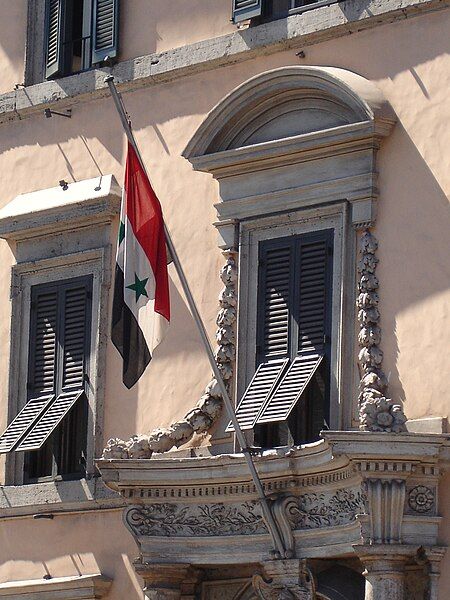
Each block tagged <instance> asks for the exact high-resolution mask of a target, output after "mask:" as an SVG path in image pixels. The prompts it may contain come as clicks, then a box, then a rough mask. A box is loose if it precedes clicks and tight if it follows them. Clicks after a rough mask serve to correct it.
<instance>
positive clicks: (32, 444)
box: [16, 390, 84, 452]
mask: <svg viewBox="0 0 450 600" xmlns="http://www.w3.org/2000/svg"><path fill="white" fill-rule="evenodd" d="M82 396H84V391H77V390H75V391H71V392H63V393H61V394H59V396H58V397H57V398H56V399H55V400H54V401H53V402H51V403H49V404H48V405H47V406H46V407H45V410H44V412H43V414H41V415H40V416H39V418H38V420H37V422H36V423H35V424H34V425H33V427H32V428H31V429H30V430H29V431H28V433H27V434H26V435H25V437H24V438H23V439H22V441H21V442H20V444H19V445H18V446H17V448H16V451H17V452H25V451H27V450H39V449H40V448H42V446H43V445H44V443H45V442H46V440H48V438H49V437H50V436H51V434H52V433H53V432H54V431H55V429H56V428H57V427H58V425H59V424H60V423H61V421H62V420H63V419H64V417H65V416H66V415H67V414H68V413H69V412H70V410H71V409H72V408H73V406H74V405H75V403H76V402H77V400H79V399H80V398H81V397H82ZM27 406H28V405H27Z"/></svg>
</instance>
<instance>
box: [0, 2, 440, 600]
mask: <svg viewBox="0 0 450 600" xmlns="http://www.w3.org/2000/svg"><path fill="white" fill-rule="evenodd" d="M133 1H134V2H136V4H139V2H138V0H133ZM180 1H181V0H180ZM140 4H142V0H141V2H140ZM162 4H163V3H162V2H161V3H158V4H157V6H158V7H159V8H158V10H162ZM217 4H218V5H220V6H221V7H222V4H227V3H226V2H219V1H218V2H217ZM194 5H195V6H200V2H196V3H195V4H194ZM155 10H156V8H155ZM225 12H226V11H225ZM130 18H131V17H130ZM133 18H135V17H133ZM210 25H211V24H210ZM210 25H209V26H210ZM135 26H136V27H140V26H141V25H140V24H139V23H137V24H136V23H135V25H133V24H132V22H131V21H130V22H129V23H128V24H126V25H125V30H126V28H127V27H128V31H130V34H129V35H130V37H133V36H132V33H131V32H132V31H133V28H134V27H135ZM171 26H172V25H171V22H169V20H167V21H160V25H158V26H157V30H158V31H159V33H160V35H161V36H162V39H161V40H159V41H158V43H160V44H161V48H162V47H169V46H164V44H169V41H168V40H169V39H172V38H170V35H173V36H174V37H173V39H175V37H176V35H178V36H179V37H178V38H177V39H178V41H179V42H178V43H182V42H183V41H186V39H185V38H183V37H182V35H181V34H180V31H178V33H177V34H176V35H175V33H173V32H172V33H171V34H170V35H169V33H165V34H164V36H163V35H162V31H166V32H168V31H169V30H170V28H171ZM209 26H208V24H206V23H204V24H202V25H201V27H200V26H199V27H200V30H201V31H202V36H204V37H209V35H211V34H208V35H207V32H208V31H213V30H211V29H208V27H209ZM142 27H143V25H142ZM217 27H219V25H217ZM224 27H225V26H224ZM202 28H203V29H202ZM449 30H450V11H445V12H440V13H438V14H434V15H433V14H431V15H428V16H422V17H420V18H416V19H408V20H407V21H402V22H398V23H396V24H390V25H385V26H382V27H380V28H377V29H373V30H370V31H367V32H361V33H358V34H353V35H351V36H348V37H343V38H340V39H338V40H336V41H330V42H326V43H322V44H318V45H316V46H313V47H308V48H306V50H305V52H306V58H305V59H303V60H302V61H301V64H312V65H333V66H339V67H343V68H346V69H350V70H353V71H356V72H358V73H360V74H361V75H364V76H365V77H368V78H369V79H372V80H374V81H375V82H376V83H377V84H378V85H379V86H380V88H381V89H382V90H383V91H384V93H385V95H386V97H387V98H388V100H389V101H390V102H391V104H392V106H393V108H394V110H395V111H396V112H397V115H398V118H399V123H398V124H397V126H396V128H395V130H394V132H393V134H392V135H391V136H390V138H389V139H388V140H387V141H386V142H385V143H384V144H383V147H382V150H381V153H380V162H379V169H380V191H381V197H380V206H379V219H378V223H377V226H376V229H375V233H376V235H377V237H378V238H379V240H380V250H379V257H380V259H381V262H380V266H379V269H378V276H379V278H380V283H381V287H380V296H381V305H380V310H381V315H382V327H383V332H384V333H383V342H382V347H383V349H384V351H385V361H384V368H385V371H386V372H387V373H388V374H390V379H391V395H392V397H393V398H395V399H400V400H404V401H405V410H406V412H407V414H408V416H410V417H421V416H425V415H440V416H448V414H449V409H450V399H449V395H448V385H446V384H447V382H448V381H449V375H450V372H449V370H450V366H449V361H448V340H449V337H450V331H449V329H450V316H449V308H448V307H449V305H450V293H449V289H448V282H449V275H450V273H449V270H450V266H449V265H450V261H449V260H448V257H449V255H450V235H449V231H450V212H449V206H448V204H449V203H448V196H449V193H450V168H449V167H450V164H449V163H450V153H449V152H448V149H447V148H448V140H449V139H450V137H449V133H450V103H449V102H448V97H449V95H450V56H449V45H448V31H449ZM214 31H217V32H218V31H219V30H214ZM203 32H205V33H203ZM197 33H198V31H197ZM151 35H153V33H151ZM151 35H150V38H151ZM183 35H185V32H183ZM192 35H194V32H193V33H192ZM19 37H20V36H19ZM150 38H149V42H148V43H149V46H148V48H147V49H146V48H142V49H141V47H140V46H139V44H138V42H130V48H131V50H129V52H130V56H131V55H134V54H135V53H143V52H147V51H153V49H154V48H153V46H154V47H157V44H156V46H155V42H154V41H152V42H151V41H150ZM153 39H154V38H153ZM15 43H16V42H15ZM132 43H136V46H132V45H131V44H132ZM17 44H18V42H17ZM152 45H153V46H152ZM11 64H12V65H17V61H16V62H11ZM292 64H299V59H298V58H297V57H296V55H295V51H288V52H283V53H279V54H276V55H272V56H269V57H261V58H258V59H255V60H252V61H248V62H245V63H242V64H239V65H234V66H230V67H226V68H221V69H220V70H217V71H212V72H206V73H202V74H201V75H196V76H191V77H188V78H184V79H180V80H178V81H174V82H172V83H169V84H165V85H160V86H155V87H153V88H149V89H145V90H140V91H138V92H134V93H133V94H127V95H126V96H125V101H126V104H127V108H128V111H129V113H130V114H131V115H132V117H133V123H134V127H135V130H136V135H137V139H138V141H139V143H140V145H141V148H142V153H143V156H144V159H145V160H146V162H147V164H148V166H149V169H150V172H151V175H152V179H153V183H154V187H155V189H156V191H157V193H158V195H159V197H160V199H161V202H162V204H163V209H164V212H165V216H166V221H167V223H168V225H169V228H170V230H171V231H172V233H173V237H174V241H175V243H176V245H177V247H178V250H179V253H180V255H181V259H182V261H183V264H184V265H185V267H186V271H187V273H188V274H189V277H190V280H191V283H192V287H193V290H194V294H195V296H196V299H197V301H198V303H199V307H200V311H201V313H202V314H203V316H204V318H205V320H206V324H207V327H208V330H209V331H210V333H211V336H212V335H213V332H214V329H215V324H214V319H215V313H216V310H217V294H218V292H219V289H220V285H219V280H218V276H217V272H218V269H219V267H220V264H221V255H220V252H219V251H218V249H217V248H216V234H215V231H214V229H213V227H212V226H211V223H212V222H213V221H214V220H215V211H214V208H213V203H214V202H215V201H216V199H217V186H216V183H215V182H214V181H213V180H212V179H211V178H210V177H209V176H208V175H205V174H201V173H194V172H193V171H192V170H191V168H190V165H189V164H188V163H187V161H185V160H184V159H183V158H181V157H180V153H181V151H182V150H183V148H184V147H185V145H186V144H187V142H188V141H189V139H190V137H191V136H192V134H193V133H194V131H195V130H196V128H197V127H198V125H200V123H201V122H202V120H203V119H204V117H205V114H206V113H207V112H208V111H209V110H210V109H211V108H212V106H213V105H214V104H215V103H216V102H218V101H219V100H220V99H221V98H222V97H223V96H224V95H225V94H227V93H228V92H229V91H230V90H232V89H233V88H234V87H235V86H237V85H239V84H240V83H242V82H243V81H245V80H246V79H247V78H248V77H250V76H252V75H255V74H258V73H261V72H263V71H266V70H268V69H271V68H274V67H278V66H282V65H292ZM16 68H17V67H16ZM10 77H12V76H11V75H10ZM13 79H14V78H13V77H12V79H11V81H12V80H13ZM124 149H125V145H124V136H123V134H122V132H121V129H120V126H119V124H118V121H117V117H116V114H115V112H114V109H113V106H112V103H111V101H110V100H108V99H104V100H97V101H94V102H90V103H85V104H81V105H77V106H75V107H74V110H73V117H72V119H71V120H68V119H57V118H53V119H51V120H46V119H44V117H42V118H41V117H34V118H32V119H27V120H24V121H21V122H15V123H11V124H8V125H2V126H0V174H1V183H2V185H1V194H0V204H1V205H4V204H5V203H7V202H9V201H10V200H11V199H12V198H13V197H14V196H15V195H17V194H19V193H23V192H27V191H31V190H37V189H43V188H46V187H51V186H54V185H57V183H58V181H59V180H60V179H67V180H68V181H73V180H81V179H85V178H90V177H94V176H96V175H97V174H98V169H97V166H96V165H95V164H94V162H93V159H92V158H91V155H90V153H92V154H93V156H94V157H95V160H96V162H97V163H98V166H99V168H100V170H101V171H102V172H103V173H111V172H112V173H114V174H115V176H116V177H117V179H118V180H119V181H121V179H122V176H123V164H124ZM89 151H90V152H89ZM11 262H12V254H11V251H10V249H9V248H8V246H7V244H6V243H5V242H2V243H0V264H1V265H2V268H0V302H1V305H2V307H3V310H2V316H1V318H0V380H3V381H6V380H7V373H8V355H9V342H8V339H9V314H8V313H9V282H10V271H9V266H10V264H11ZM171 280H172V284H171V288H172V310H173V322H172V326H171V328H170V331H169V334H168V336H167V338H166V339H165V341H164V342H163V344H161V346H160V347H159V349H158V350H157V352H156V353H155V359H154V361H153V362H152V364H151V366H150V368H149V369H148V370H147V372H146V373H145V375H144V376H143V377H142V379H141V381H140V382H139V384H138V385H137V386H136V388H134V389H133V390H131V391H126V390H125V389H124V387H123V386H122V384H121V380H120V361H119V358H118V355H117V353H116V351H115V350H114V349H113V348H112V347H109V349H108V364H107V393H106V405H105V439H106V438H108V437H110V436H116V435H118V436H121V437H126V436H129V435H131V434H133V433H135V432H137V431H147V430H149V429H150V428H153V427H155V426H158V425H167V424H168V423H170V421H172V420H173V419H175V418H179V417H181V416H182V415H183V414H184V413H185V412H186V411H187V410H188V409H189V408H191V407H192V406H193V405H194V404H195V403H196V401H197V400H198V398H199V395H200V394H201V392H202V388H203V386H204V385H205V384H206V382H207V381H208V378H209V368H208V365H207V361H206V359H205V357H204V354H203V352H202V349H201V346H200V343H199V341H198V338H197V336H196V333H195V329H194V326H193V324H192V321H191V319H190V318H189V314H188V310H187V307H186V303H185V301H184V299H183V297H182V295H181V292H180V287H179V284H178V281H177V279H176V276H175V275H174V273H173V267H171ZM205 282H206V284H205ZM355 395H356V393H355ZM6 404H7V390H6V386H3V387H2V389H1V390H0V407H1V408H0V422H2V421H3V424H4V420H5V413H6ZM447 493H448V484H447V485H446V486H445V488H444V492H443V496H444V497H445V494H447ZM447 504H448V503H447ZM61 519H62V517H61ZM64 519H67V521H65V522H67V523H72V524H73V527H70V528H65V529H64V534H63V529H62V528H61V529H58V528H59V527H61V525H59V524H58V523H62V520H61V521H60V520H59V518H58V519H55V521H54V522H52V523H48V522H43V523H36V522H33V521H30V520H29V519H28V520H20V521H14V522H13V521H6V522H3V523H1V524H0V535H1V536H2V539H3V540H8V544H7V545H5V544H4V543H1V544H0V565H2V566H1V568H0V576H1V577H3V578H5V579H8V578H14V579H20V578H28V577H29V575H30V572H29V568H30V567H29V563H28V562H27V561H28V560H30V559H29V556H32V555H33V554H34V555H35V556H36V559H31V560H32V562H33V560H36V561H38V560H54V561H55V562H54V563H52V564H54V565H55V567H54V569H55V575H56V571H58V573H57V574H58V575H64V574H66V568H67V567H66V566H64V567H63V566H62V565H70V559H69V558H67V557H68V556H69V553H70V552H72V549H73V548H75V547H80V548H85V549H80V551H79V552H80V554H81V555H82V554H83V552H92V553H93V555H94V556H93V559H92V560H96V561H102V560H104V561H106V563H105V564H107V565H113V564H114V569H115V568H116V564H115V561H117V558H114V557H115V555H116V553H118V554H117V555H118V556H120V555H121V552H122V551H123V552H125V553H128V554H129V555H133V553H134V550H133V545H132V544H131V543H130V542H129V540H127V541H126V542H124V539H123V538H125V536H126V535H127V534H125V533H124V531H123V528H122V525H121V524H120V523H119V518H118V517H117V521H114V519H116V517H113V516H108V517H106V516H105V515H100V514H99V515H97V516H96V515H88V516H82V517H64ZM72 519H73V520H72ZM107 519H110V521H108V520H107ZM448 519H450V517H447V523H446V524H444V525H443V527H442V542H443V543H445V542H447V543H448V541H449V537H450V530H449V527H450V525H448V523H449V522H450V521H449V520H448ZM84 523H89V527H91V528H92V531H94V530H95V531H96V532H98V536H99V537H98V540H96V541H95V542H92V544H94V545H95V546H93V547H90V546H89V545H86V546H83V543H82V538H81V537H80V536H81V528H80V527H78V525H80V524H84ZM75 525H77V527H76V526H75ZM112 525H114V527H112ZM44 527H49V528H50V531H52V532H53V535H54V538H53V539H55V540H57V539H58V536H60V537H61V538H63V537H65V538H66V539H64V541H63V540H62V539H61V541H59V542H58V541H55V545H54V546H52V547H51V548H49V549H44V550H42V549H39V546H40V544H39V542H36V541H32V540H33V539H34V540H40V539H42V535H43V533H45V531H44ZM68 531H70V532H71V533H70V536H71V537H70V539H69V538H68V533H67V532H68ZM109 531H112V532H113V534H115V535H116V537H117V532H118V531H120V532H121V533H120V536H119V537H120V542H121V544H122V543H125V544H126V546H124V550H122V546H115V545H114V544H115V543H117V542H116V540H114V539H113V536H111V538H110V537H109V534H108V532H109ZM72 536H73V538H72ZM106 536H108V537H106ZM24 537H25V538H26V540H25V541H24V539H23V538H24ZM93 537H94V536H93V535H91V533H90V532H89V538H90V539H92V538H93ZM72 539H73V540H74V541H73V543H72ZM75 542H76V543H75ZM110 543H112V545H111V546H108V544H110ZM24 544H25V545H24ZM40 550H41V552H40V553H39V551H40ZM46 552H49V554H50V555H49V557H48V558H47V559H46V558H45V557H44V556H41V554H45V553H46ZM130 553H131V554H130ZM13 556H14V557H19V558H20V557H23V562H22V561H20V562H18V563H15V564H14V566H12V565H11V563H9V562H7V561H8V560H9V559H10V558H11V557H13ZM52 557H53V558H52ZM64 557H66V558H64ZM447 560H448V559H447ZM5 561H6V565H7V566H5V564H4V563H5ZM60 561H61V562H60ZM33 564H34V562H33ZM57 565H61V566H57ZM71 568H72V567H71ZM109 568H110V567H109V566H108V569H109ZM117 568H119V567H117ZM5 569H6V570H5ZM39 569H41V567H40V566H39V567H36V569H35V567H34V566H33V567H32V572H33V574H34V575H33V576H36V577H37V576H40V575H41V573H40V571H39ZM120 569H122V570H121V571H120V572H121V573H125V571H124V569H125V566H124V567H122V566H121V567H120ZM38 571H39V574H38ZM105 573H106V574H107V575H108V574H109V573H108V571H106V572H105ZM120 577H122V575H121V576H120ZM442 586H443V587H442V589H450V572H449V571H448V570H447V572H446V573H444V575H443V578H442ZM111 597H114V598H115V597H117V598H119V597H120V595H117V596H111ZM444 597H445V596H444Z"/></svg>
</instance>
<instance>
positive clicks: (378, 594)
mask: <svg viewBox="0 0 450 600" xmlns="http://www.w3.org/2000/svg"><path fill="white" fill-rule="evenodd" d="M354 548H355V552H356V553H357V554H358V556H359V558H360V560H361V562H362V564H363V565H364V567H365V571H364V576H365V578H366V595H365V600H405V589H406V582H405V567H406V564H407V562H408V561H410V560H411V559H412V558H413V557H414V554H415V551H416V548H414V547H411V546H404V545H402V544H398V545H395V544H392V545H386V544H375V545H372V546H362V545H361V546H355V547H354Z"/></svg>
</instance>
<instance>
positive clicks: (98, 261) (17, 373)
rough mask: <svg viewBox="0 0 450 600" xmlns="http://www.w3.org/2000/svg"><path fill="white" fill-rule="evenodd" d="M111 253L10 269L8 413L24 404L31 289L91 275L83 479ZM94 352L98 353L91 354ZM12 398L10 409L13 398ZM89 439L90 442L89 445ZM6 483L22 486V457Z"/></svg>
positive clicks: (98, 398) (100, 393)
mask: <svg viewBox="0 0 450 600" xmlns="http://www.w3.org/2000/svg"><path fill="white" fill-rule="evenodd" d="M110 263H111V248H110V247H109V248H108V247H106V248H104V247H103V248H98V249H95V250H86V251H82V252H76V253H73V254H67V255H65V256H61V257H58V258H50V259H43V260H39V261H32V262H28V263H20V264H18V265H15V266H14V267H13V269H12V294H11V299H12V304H13V308H12V321H11V330H12V331H17V332H19V333H18V335H15V336H12V337H11V351H10V352H11V354H10V356H11V358H10V365H11V370H10V393H9V404H10V406H9V413H10V414H17V412H18V411H19V410H21V409H22V408H23V406H24V405H25V398H26V397H27V394H26V382H27V372H28V350H29V348H28V343H27V340H28V331H29V326H30V310H29V306H30V301H31V300H30V298H31V288H32V286H35V285H40V284H43V283H51V282H54V281H63V280H65V279H72V278H74V277H82V276H87V275H92V276H93V282H92V321H91V323H92V326H91V340H90V348H91V359H90V361H89V373H88V376H89V381H90V384H89V386H90V388H91V390H90V392H91V393H90V394H89V416H88V437H87V440H88V444H87V475H88V477H90V476H92V475H93V473H94V458H95V457H96V456H99V454H100V453H101V450H102V448H101V445H99V441H100V440H101V436H99V435H98V433H99V432H101V430H102V421H103V416H102V415H103V397H104V380H103V379H100V381H99V380H98V378H97V373H98V372H102V371H104V368H105V360H106V358H105V352H104V350H103V347H104V343H101V340H102V338H105V336H106V331H105V327H106V322H105V319H104V317H102V315H104V314H105V313H106V311H107V305H106V304H105V297H104V294H102V287H104V286H109V284H110V273H111V267H110ZM97 348H98V350H97ZM16 398H17V399H18V402H17V404H16V402H15V399H16ZM94 440H95V441H94ZM7 463H8V467H7V473H8V475H9V477H8V479H9V481H10V482H11V483H12V482H14V483H16V484H21V483H23V453H22V452H12V453H10V454H9V460H7Z"/></svg>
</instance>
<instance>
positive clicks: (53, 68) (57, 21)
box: [45, 0, 64, 79]
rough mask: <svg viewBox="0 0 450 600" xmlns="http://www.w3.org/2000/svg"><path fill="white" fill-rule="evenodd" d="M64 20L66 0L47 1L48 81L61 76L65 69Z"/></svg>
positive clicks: (46, 68)
mask: <svg viewBox="0 0 450 600" xmlns="http://www.w3.org/2000/svg"><path fill="white" fill-rule="evenodd" d="M63 20H64V0H47V2H46V28H45V39H46V52H45V77H46V79H49V78H51V77H56V76H58V75H60V74H61V71H62V69H63V52H64V48H63Z"/></svg>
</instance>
